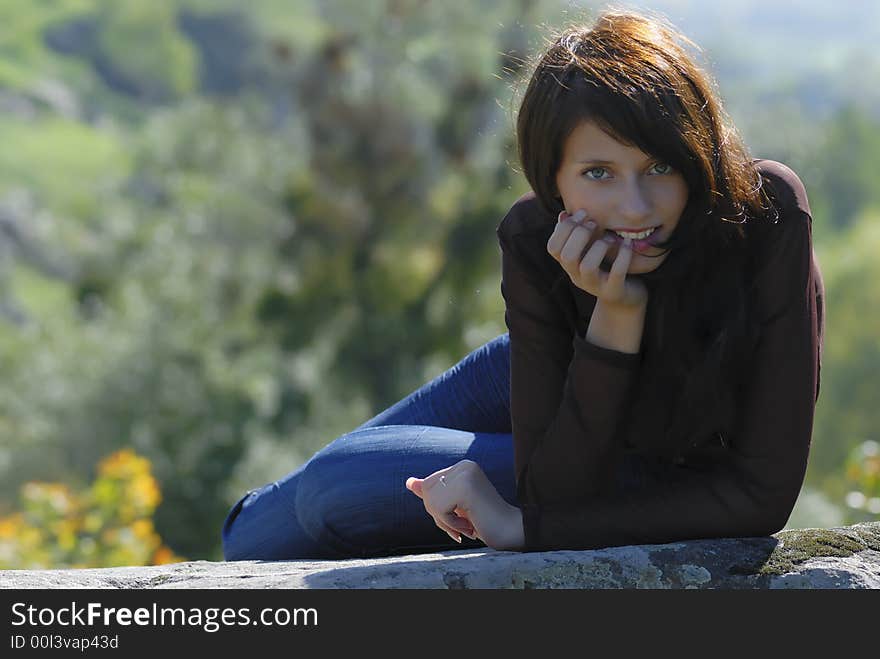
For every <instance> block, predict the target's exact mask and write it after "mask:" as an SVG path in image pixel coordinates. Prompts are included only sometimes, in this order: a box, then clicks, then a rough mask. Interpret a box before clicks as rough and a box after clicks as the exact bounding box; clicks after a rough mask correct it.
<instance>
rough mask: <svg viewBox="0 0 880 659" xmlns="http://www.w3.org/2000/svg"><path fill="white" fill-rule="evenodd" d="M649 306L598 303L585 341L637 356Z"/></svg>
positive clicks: (600, 301)
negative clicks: (620, 305) (621, 305)
mask: <svg viewBox="0 0 880 659" xmlns="http://www.w3.org/2000/svg"><path fill="white" fill-rule="evenodd" d="M647 308H648V304H647V302H645V303H644V304H640V305H637V306H630V307H619V306H613V305H607V304H604V303H603V302H602V300H597V301H596V306H595V308H594V309H593V315H592V316H591V318H590V324H589V326H588V327H587V332H586V334H585V335H584V339H586V340H587V341H589V342H590V343H592V344H593V345H596V346H599V347H600V348H607V349H609V350H617V351H618V352H625V353H629V354H635V353H637V352H639V351H640V350H641V346H642V333H643V331H644V329H645V315H646V312H647Z"/></svg>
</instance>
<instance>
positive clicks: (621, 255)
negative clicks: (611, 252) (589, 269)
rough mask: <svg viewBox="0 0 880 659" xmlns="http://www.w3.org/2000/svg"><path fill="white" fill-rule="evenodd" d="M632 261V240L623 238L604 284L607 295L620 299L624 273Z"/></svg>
mask: <svg viewBox="0 0 880 659" xmlns="http://www.w3.org/2000/svg"><path fill="white" fill-rule="evenodd" d="M630 261H632V238H624V239H623V245H621V247H620V249H618V250H617V258H616V259H614V263H612V264H611V270H610V272H609V273H608V281H607V283H606V286H607V290H608V293H609V294H610V295H611V296H613V297H616V298H618V299H622V298H623V296H624V293H625V288H626V271H627V270H628V269H629V264H630Z"/></svg>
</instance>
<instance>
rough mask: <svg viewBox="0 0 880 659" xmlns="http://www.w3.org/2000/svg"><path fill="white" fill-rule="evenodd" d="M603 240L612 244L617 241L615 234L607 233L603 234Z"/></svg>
mask: <svg viewBox="0 0 880 659" xmlns="http://www.w3.org/2000/svg"><path fill="white" fill-rule="evenodd" d="M602 240H604V241H605V242H606V243H610V244H611V245H613V244H614V243H615V242H616V240H615V238H614V236H609V235H608V234H607V233H606V234H605V235H604V236H602ZM624 244H626V243H624Z"/></svg>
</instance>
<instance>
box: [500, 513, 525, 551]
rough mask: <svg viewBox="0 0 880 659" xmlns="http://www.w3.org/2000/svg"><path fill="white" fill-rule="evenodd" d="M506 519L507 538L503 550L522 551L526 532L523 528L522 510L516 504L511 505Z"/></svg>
mask: <svg viewBox="0 0 880 659" xmlns="http://www.w3.org/2000/svg"><path fill="white" fill-rule="evenodd" d="M510 508H511V510H510V511H509V515H508V520H507V525H506V526H507V539H506V541H505V543H504V547H501V549H503V550H504V551H522V550H523V549H525V546H526V534H525V529H524V528H523V515H522V510H520V509H519V508H518V507H516V506H511V507H510Z"/></svg>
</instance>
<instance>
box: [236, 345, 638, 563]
mask: <svg viewBox="0 0 880 659" xmlns="http://www.w3.org/2000/svg"><path fill="white" fill-rule="evenodd" d="M465 458H467V459H469V460H473V461H474V462H476V463H477V464H479V465H480V467H482V469H483V471H484V472H485V473H486V475H487V476H488V478H489V480H490V481H491V482H492V484H493V485H494V486H495V488H496V489H497V490H498V492H499V494H501V496H502V497H503V498H504V499H505V500H506V501H508V502H509V503H511V504H513V505H516V484H515V479H514V467H513V441H512V435H511V426H510V358H509V337H508V335H507V334H502V335H501V336H498V337H496V338H495V339H492V340H491V341H489V342H488V343H486V344H484V345H482V346H480V347H479V348H477V349H476V350H474V351H473V352H471V353H470V354H468V355H467V356H466V357H465V358H464V359H462V360H461V361H460V362H458V363H457V364H456V365H455V366H453V367H452V368H450V369H449V370H448V371H446V372H445V373H443V374H441V375H440V376H438V377H436V378H435V379H433V380H431V381H430V382H428V383H427V384H425V385H423V386H422V387H421V388H419V389H418V390H417V391H415V392H413V393H412V394H410V395H409V396H407V397H406V398H404V399H403V400H401V401H399V402H398V403H396V404H395V405H393V406H392V407H390V408H388V409H387V410H385V411H383V412H381V413H380V414H378V415H377V416H375V417H373V418H372V419H370V420H369V421H367V422H366V423H364V424H363V425H361V426H359V427H358V428H356V429H355V430H353V431H351V432H349V433H347V434H345V435H342V436H341V437H339V438H338V439H336V440H334V441H333V442H331V443H330V444H328V445H327V446H326V447H325V448H323V449H322V450H320V451H319V452H317V453H316V454H315V455H314V456H312V458H311V459H309V460H308V461H307V462H306V463H305V464H303V465H302V466H300V467H299V468H298V469H295V470H294V471H292V472H291V473H289V474H288V475H287V476H285V477H284V478H282V479H280V480H278V481H275V482H274V483H269V484H268V485H264V486H263V487H261V488H259V489H257V490H253V491H250V492H248V493H246V494H245V495H244V496H243V497H242V498H241V499H240V500H239V501H238V502H237V503H236V504H235V505H234V506H233V507H232V510H230V512H229V515H228V516H227V518H226V521H225V523H224V524H223V530H222V538H223V553H224V556H225V558H226V560H228V561H231V560H256V559H262V560H285V559H294V558H331V559H336V558H355V557H357V558H367V557H374V556H391V555H397V554H416V553H423V552H435V551H443V550H448V549H461V548H466V547H482V546H484V545H483V543H482V542H479V541H475V540H470V539H469V538H466V537H464V536H462V542H461V544H458V543H456V542H455V541H453V540H452V539H451V538H450V537H449V536H448V535H447V534H446V532H445V531H442V530H440V529H439V528H438V527H437V526H436V524H435V523H434V520H433V518H432V517H431V516H430V515H428V513H427V511H426V510H425V507H424V504H423V503H422V500H421V499H420V498H419V497H417V496H416V495H415V494H413V493H412V492H410V491H409V490H407V489H406V487H405V485H404V483H405V482H406V479H407V477H409V476H416V477H419V478H424V477H425V476H427V475H428V474H431V473H432V472H435V471H437V470H438V469H443V468H444V467H448V466H450V465H452V464H455V463H456V462H458V461H459V460H463V459H465ZM618 480H620V481H621V482H623V483H625V484H626V486H627V487H629V486H635V485H636V484H638V483H639V482H640V474H639V472H638V470H634V469H633V468H632V466H628V467H627V468H626V469H622V470H621V473H620V475H619V479H618Z"/></svg>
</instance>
